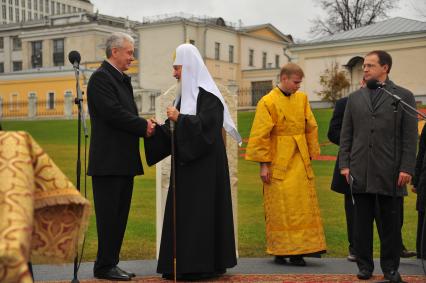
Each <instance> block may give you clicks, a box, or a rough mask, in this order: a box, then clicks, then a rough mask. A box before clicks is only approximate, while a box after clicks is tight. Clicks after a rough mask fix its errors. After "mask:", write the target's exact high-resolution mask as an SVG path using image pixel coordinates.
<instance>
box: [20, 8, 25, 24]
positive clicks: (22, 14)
mask: <svg viewBox="0 0 426 283" xmlns="http://www.w3.org/2000/svg"><path fill="white" fill-rule="evenodd" d="M25 19H26V17H25V10H22V12H21V21H23V22H25Z"/></svg>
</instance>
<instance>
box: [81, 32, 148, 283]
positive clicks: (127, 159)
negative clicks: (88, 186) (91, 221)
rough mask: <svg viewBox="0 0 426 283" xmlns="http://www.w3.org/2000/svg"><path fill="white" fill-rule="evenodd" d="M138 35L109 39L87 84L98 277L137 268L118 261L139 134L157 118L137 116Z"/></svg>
mask: <svg viewBox="0 0 426 283" xmlns="http://www.w3.org/2000/svg"><path fill="white" fill-rule="evenodd" d="M133 52H134V40H133V38H132V37H130V36H129V35H127V34H125V33H114V34H112V35H111V36H110V37H109V38H108V39H107V41H106V57H107V60H106V61H104V62H103V63H102V65H101V66H100V67H99V68H98V69H97V70H96V71H95V72H94V73H93V75H92V76H91V78H90V80H89V83H88V86H87V98H88V106H89V112H90V121H91V138H90V151H89V169H88V175H90V176H92V186H93V199H94V203H95V213H96V228H97V232H98V253H97V257H96V262H95V265H94V269H93V271H94V276H95V277H96V278H102V279H110V280H130V279H131V278H132V277H134V276H135V275H134V273H130V272H126V271H124V270H122V269H121V268H120V267H118V266H117V264H118V262H119V255H120V249H121V244H122V242H123V237H124V232H125V230H126V224H127V217H128V215H129V209H130V201H131V197H132V191H133V179H134V176H135V175H141V174H143V168H142V163H141V158H140V152H139V138H140V137H148V136H151V135H152V134H153V131H154V123H153V122H152V121H151V120H145V119H143V118H141V117H139V115H138V111H137V108H136V104H135V102H134V98H133V89H132V85H131V82H130V77H129V76H128V75H126V74H125V73H124V71H126V70H128V69H129V67H130V64H131V63H132V61H133V60H134V57H133Z"/></svg>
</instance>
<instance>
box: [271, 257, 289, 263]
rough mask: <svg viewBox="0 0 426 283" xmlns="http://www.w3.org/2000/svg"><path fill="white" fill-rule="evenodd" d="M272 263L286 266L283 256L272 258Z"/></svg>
mask: <svg viewBox="0 0 426 283" xmlns="http://www.w3.org/2000/svg"><path fill="white" fill-rule="evenodd" d="M274 262H275V263H276V264H286V263H287V260H286V259H285V257H284V256H282V255H276V256H275V258H274Z"/></svg>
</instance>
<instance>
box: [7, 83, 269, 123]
mask: <svg viewBox="0 0 426 283" xmlns="http://www.w3.org/2000/svg"><path fill="white" fill-rule="evenodd" d="M269 91H270V88H264V87H263V88H252V87H247V88H239V89H238V90H237V91H236V95H237V96H238V107H239V108H245V107H255V106H256V105H257V103H258V102H259V100H260V99H261V98H262V97H263V96H264V95H265V94H267V93H268V92H269ZM160 94H161V92H160V91H144V92H142V93H135V103H136V106H137V108H138V111H139V113H142V114H147V113H154V112H155V98H156V97H157V96H159V95H160ZM83 104H84V107H85V109H86V110H87V101H86V100H84V102H83ZM77 112H78V108H77V105H76V104H75V103H74V97H72V96H65V97H64V98H63V99H54V100H49V99H43V100H42V99H38V98H37V97H29V98H28V99H26V100H24V99H14V100H13V99H12V100H9V99H8V100H7V101H4V100H2V99H1V97H0V118H10V119H13V118H26V119H36V118H37V119H38V118H53V117H55V118H56V117H60V118H70V119H71V118H75V117H77Z"/></svg>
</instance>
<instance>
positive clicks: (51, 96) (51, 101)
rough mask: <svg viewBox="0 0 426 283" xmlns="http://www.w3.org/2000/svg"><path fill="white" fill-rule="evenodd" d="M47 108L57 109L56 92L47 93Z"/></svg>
mask: <svg viewBox="0 0 426 283" xmlns="http://www.w3.org/2000/svg"><path fill="white" fill-rule="evenodd" d="M46 109H55V93H54V92H49V93H48V94H47V101H46Z"/></svg>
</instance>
